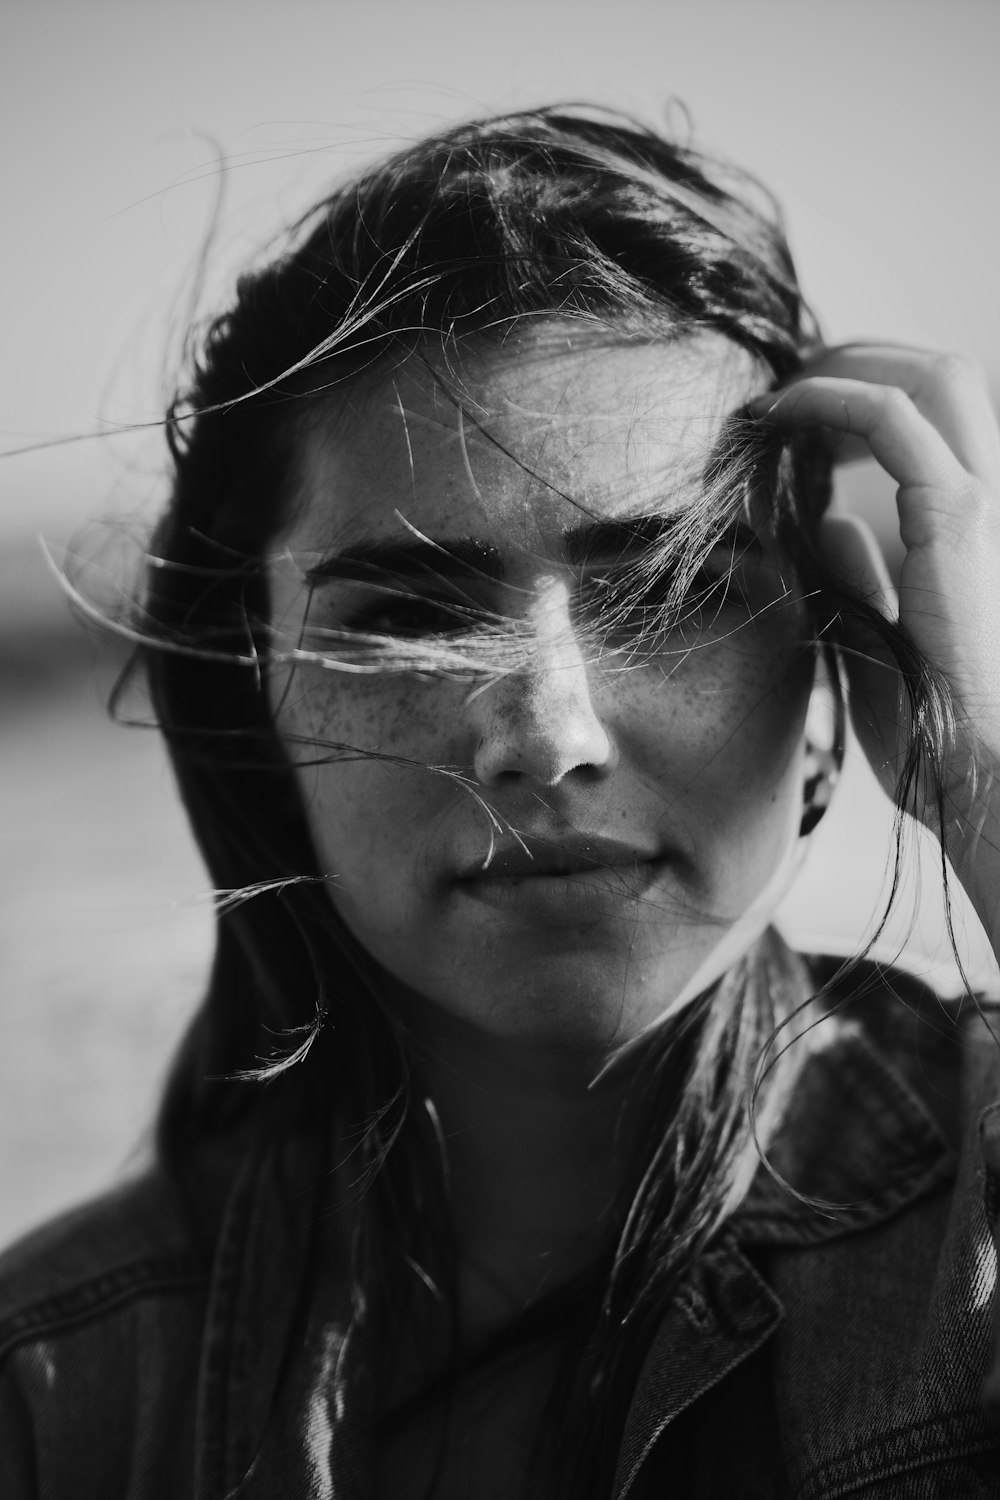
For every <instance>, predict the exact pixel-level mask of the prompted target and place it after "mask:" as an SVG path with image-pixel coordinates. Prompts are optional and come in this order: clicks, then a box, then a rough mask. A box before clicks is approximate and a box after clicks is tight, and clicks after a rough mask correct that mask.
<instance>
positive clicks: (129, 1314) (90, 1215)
mask: <svg viewBox="0 0 1000 1500" xmlns="http://www.w3.org/2000/svg"><path fill="white" fill-rule="evenodd" d="M208 1277H209V1263H208V1258H207V1256H206V1253H205V1252H204V1251H203V1249H202V1247H201V1244H200V1236H199V1233H198V1230H197V1226H196V1222H195V1220H194V1218H193V1217H192V1215H191V1214H190V1212H189V1211H188V1208H187V1204H186V1200H185V1196H184V1194H183V1193H182V1192H181V1190H180V1189H179V1187H178V1186H177V1185H176V1184H175V1183H174V1182H173V1181H172V1180H171V1178H170V1177H169V1176H168V1174H166V1173H165V1172H164V1171H162V1170H160V1169H152V1170H150V1171H148V1172H146V1173H143V1174H142V1175H141V1176H137V1177H136V1178H134V1179H133V1180H131V1181H129V1182H127V1183H125V1184H123V1185H122V1186H120V1187H118V1188H117V1189H115V1190H114V1191H113V1192H109V1193H107V1194H105V1195H104V1196H102V1197H101V1198H98V1199H96V1200H94V1201H93V1202H90V1203H87V1204H84V1205H82V1206H81V1207H79V1208H76V1209H73V1210H72V1211H70V1212H68V1213H65V1214H63V1215H61V1216H60V1217H59V1218H58V1219H55V1220H53V1221H52V1222H51V1223H49V1224H46V1225H44V1226H43V1227H42V1228H40V1229H38V1230H36V1231H34V1232H33V1233H31V1234H29V1235H26V1236H25V1237H24V1238H22V1239H20V1240H19V1241H17V1242H16V1243H15V1244H14V1245H12V1246H11V1247H10V1248H9V1249H7V1250H6V1251H5V1252H4V1253H3V1254H2V1255H0V1492H2V1493H3V1494H4V1495H5V1496H7V1495H10V1496H11V1497H20V1496H22V1495H24V1496H27V1495H31V1494H34V1493H35V1486H36V1484H37V1482H38V1476H40V1475H42V1474H44V1478H45V1484H46V1491H45V1492H46V1493H52V1494H53V1495H54V1496H61V1495H63V1494H65V1495H67V1496H69V1495H72V1494H117V1493H122V1494H124V1493H126V1492H129V1493H131V1492H132V1491H131V1490H129V1488H128V1486H129V1485H130V1484H132V1483H133V1482H134V1481H135V1480H136V1478H137V1475H136V1472H135V1462H139V1461H140V1457H141V1462H142V1464H144V1465H145V1464H151V1465H153V1466H157V1465H158V1466H159V1468H160V1471H161V1472H162V1473H163V1474H169V1473H170V1472H171V1470H172V1468H173V1465H174V1463H175V1462H178V1461H180V1458H181V1455H182V1454H183V1453H184V1452H185V1451H186V1450H187V1449H188V1448H189V1446H190V1442H191V1441H192V1440H193V1411H192V1410H191V1408H190V1399H189V1394H187V1393H190V1392H191V1391H192V1390H193V1388H194V1384H195V1381H196V1375H197V1364H198V1359H199V1352H200V1344H201V1327H202V1321H203V1313H204V1305H205V1299H206V1293H207V1286H208ZM143 1409H145V1410H147V1411H148V1410H153V1409H159V1410H161V1411H162V1412H163V1413H164V1414H165V1415H169V1418H170V1420H169V1421H167V1422H165V1423H159V1424H157V1429H158V1430H159V1431H160V1432H161V1433H166V1431H167V1430H170V1431H171V1434H172V1436H171V1440H170V1443H169V1444H167V1447H166V1449H165V1450H164V1451H163V1452H158V1453H155V1454H154V1453H152V1452H150V1453H149V1454H148V1455H145V1454H144V1455H140V1456H139V1457H134V1456H132V1455H130V1454H129V1453H128V1451H127V1445H122V1446H119V1445H116V1444H95V1443H93V1442H92V1441H90V1440H89V1438H90V1435H91V1434H92V1433H93V1432H95V1431H108V1430H109V1428H108V1424H107V1421H106V1417H107V1414H108V1412H112V1411H113V1412H115V1413H116V1414H117V1416H116V1428H119V1429H120V1430H121V1431H122V1432H123V1433H128V1432H130V1431H131V1432H133V1434H134V1433H135V1431H136V1430H137V1419H138V1414H139V1412H140V1411H141V1410H143ZM154 1446H155V1444H154ZM170 1450H172V1451H170ZM150 1472H151V1473H152V1469H151V1470H150ZM178 1477H179V1476H178ZM145 1492H146V1491H143V1493H145ZM160 1492H161V1491H159V1490H157V1489H155V1488H154V1489H152V1490H150V1491H149V1493H150V1494H158V1493H160ZM162 1493H164V1494H168V1493H173V1491H170V1490H169V1489H165V1490H163V1491H162Z"/></svg>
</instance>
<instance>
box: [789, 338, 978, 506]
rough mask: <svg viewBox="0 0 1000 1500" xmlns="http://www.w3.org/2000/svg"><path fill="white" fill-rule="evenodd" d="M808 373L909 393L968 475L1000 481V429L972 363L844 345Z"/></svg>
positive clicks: (944, 356) (886, 347)
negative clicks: (864, 382) (889, 387)
mask: <svg viewBox="0 0 1000 1500" xmlns="http://www.w3.org/2000/svg"><path fill="white" fill-rule="evenodd" d="M804 373H805V375H806V376H812V375H818V376H832V377H834V378H840V379H845V378H846V379H854V380H864V381H866V382H868V383H870V384H872V385H885V386H894V387H896V388H897V389H898V390H901V391H905V393H906V394H907V395H908V396H909V398H910V400H911V401H912V402H913V404H914V406H915V407H916V408H917V410H918V411H919V412H920V413H921V415H922V416H924V417H926V418H927V420H928V421H929V422H930V423H931V425H932V426H933V427H934V428H935V429H936V430H937V431H938V432H939V433H940V434H941V436H942V437H943V438H944V440H945V442H946V443H947V444H948V446H949V448H950V449H951V451H952V452H953V453H954V454H955V456H956V458H957V459H958V461H959V462H960V463H961V464H962V465H963V467H964V468H965V469H967V470H968V472H969V473H970V474H974V475H976V477H977V478H979V479H983V480H985V481H987V482H992V481H995V480H996V479H997V478H998V477H1000V427H998V425H997V419H996V413H995V410H994V406H993V402H992V400H991V397H990V392H989V389H988V387H987V384H986V379H985V377H984V375H983V372H982V370H981V369H980V368H979V366H978V365H976V364H975V363H974V362H973V361H972V360H967V359H965V358H963V357H962V356H960V355H955V354H939V353H933V352H930V351H928V350H925V349H911V348H905V347H903V346H894V345H891V344H845V345H841V346H840V347H839V348H835V349H824V350H822V351H821V352H820V353H819V354H817V355H816V356H815V357H814V358H813V359H811V360H810V361H809V362H808V364H807V366H806V369H805V372H804Z"/></svg>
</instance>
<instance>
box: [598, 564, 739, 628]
mask: <svg viewBox="0 0 1000 1500" xmlns="http://www.w3.org/2000/svg"><path fill="white" fill-rule="evenodd" d="M679 582H680V580H679V576H678V570H677V569H676V568H664V567H658V568H657V569H656V571H655V572H654V573H653V574H652V576H649V575H645V576H644V573H643V570H642V569H641V568H639V567H637V566H635V565H632V566H629V567H625V568H622V569H620V570H614V571H612V570H609V571H606V572H603V573H601V574H600V575H597V576H592V577H590V578H587V579H585V580H584V581H583V583H582V586H581V589H580V595H579V607H580V612H581V616H582V617H583V619H584V620H585V621H586V623H587V624H588V625H590V626H591V627H596V628H597V629H598V630H600V631H602V632H603V633H605V634H606V635H607V636H609V637H610V638H611V639H612V640H614V641H615V643H616V644H628V645H639V644H641V643H642V642H643V640H645V641H646V642H647V643H648V644H652V643H653V640H654V638H656V637H661V638H662V636H663V635H664V634H665V633H667V632H674V631H676V632H678V633H680V634H682V635H690V634H691V632H693V631H698V630H709V629H711V628H712V627H713V625H715V624H716V622H718V623H719V624H720V626H721V627H722V628H724V629H726V628H732V624H733V615H734V612H735V611H739V612H741V613H742V614H744V615H745V613H746V610H747V605H748V601H747V596H746V587H745V582H746V581H745V579H744V577H743V569H742V565H740V564H738V565H737V566H735V567H734V565H733V557H732V553H731V551H730V550H729V549H728V548H717V549H716V550H715V552H713V553H710V554H709V556H708V558H707V559H706V560H705V563H704V565H703V566H702V567H701V568H699V569H698V571H697V572H696V573H695V574H694V575H693V576H692V577H691V579H690V580H689V582H688V584H687V587H686V588H685V589H684V591H683V592H682V593H678V586H679Z"/></svg>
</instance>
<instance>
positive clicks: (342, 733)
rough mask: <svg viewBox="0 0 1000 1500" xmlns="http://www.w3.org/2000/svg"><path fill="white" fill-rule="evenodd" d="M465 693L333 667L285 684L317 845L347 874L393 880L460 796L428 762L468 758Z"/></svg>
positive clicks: (285, 716) (287, 726)
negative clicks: (462, 730)
mask: <svg viewBox="0 0 1000 1500" xmlns="http://www.w3.org/2000/svg"><path fill="white" fill-rule="evenodd" d="M462 698H463V694H462V693H461V691H460V690H458V689H456V688H455V687H451V686H449V685H442V684H437V683H425V682H420V681H414V680H412V679H411V680H407V679H406V678H404V677H402V676H400V677H393V678H386V677H375V676H373V677H371V678H369V679H366V678H346V677H344V676H342V675H339V674H333V673H330V674H327V673H319V674H314V675H313V676H312V677H311V678H307V676H306V674H305V673H300V674H298V676H297V679H296V682H295V684H294V690H291V689H290V690H288V691H286V693H285V695H284V701H283V706H282V707H281V709H280V710H279V723H280V725H281V728H282V730H283V732H284V734H285V736H286V743H288V745H289V752H290V754H291V756H292V759H293V761H294V762H295V763H296V766H297V776H298V780H299V785H300V788H301V791H302V795H303V799H304V802H305V805H306V810H307V816H308V819H309V824H310V829H311V832H312V836H313V842H314V844H315V846H316V850H317V853H318V854H319V856H320V860H321V863H322V864H323V866H324V868H325V869H326V870H328V871H329V872H330V873H333V874H336V875H337V876H338V878H339V879H340V880H341V881H345V883H350V884H363V883H365V882H366V881H367V880H368V879H369V878H370V875H371V872H372V871H374V870H377V871H378V872H379V878H380V880H381V881H383V882H384V880H385V879H386V877H387V875H388V876H389V877H390V878H391V873H392V871H393V870H394V869H395V870H400V871H401V870H402V868H403V865H404V862H405V860H404V858H403V856H404V851H405V858H406V859H408V860H410V861H412V860H414V859H418V858H419V848H418V846H419V844H420V842H421V840H422V839H424V838H426V837H427V834H428V831H429V830H430V829H431V828H433V827H434V826H435V825H436V823H437V822H438V820H439V819H440V818H441V817H442V816H444V815H445V813H446V811H447V808H448V807H449V806H450V804H451V803H452V802H454V800H455V796H456V793H455V789H454V785H453V783H452V782H451V781H450V780H449V779H448V777H447V776H444V775H440V774H437V773H435V772H434V771H429V770H426V769H424V767H426V766H454V765H458V764H460V763H461V762H460V758H459V749H460V747H459V745H458V743H457V735H456V734H455V726H457V725H458V724H459V723H460V719H459V708H460V704H461V701H462ZM452 700H454V701H452ZM449 736H452V737H453V738H452V739H449ZM408 761H413V762H415V765H414V766H413V767H410V766H408V765H407V764H406V762H408ZM317 762H318V763H317ZM411 869H412V865H411ZM345 888H346V884H345Z"/></svg>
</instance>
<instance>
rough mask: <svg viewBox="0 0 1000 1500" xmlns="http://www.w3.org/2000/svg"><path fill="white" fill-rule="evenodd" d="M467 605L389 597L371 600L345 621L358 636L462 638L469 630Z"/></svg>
mask: <svg viewBox="0 0 1000 1500" xmlns="http://www.w3.org/2000/svg"><path fill="white" fill-rule="evenodd" d="M471 615H472V611H471V610H470V608H469V606H468V605H459V604H455V603H449V602H448V601H446V600H443V599H434V598H423V597H421V596H420V595H419V594H402V593H401V594H398V595H389V596H385V597H382V598H379V599H374V600H372V601H371V602H370V603H369V604H366V605H362V606H361V607H360V608H359V609H357V610H355V611H353V612H352V613H351V615H350V616H349V618H348V619H346V620H345V621H344V624H345V626H346V627H347V629H349V630H354V631H357V632H358V634H359V635H384V636H398V637H402V638H404V639H406V640H414V639H419V638H421V637H427V636H437V635H461V634H465V633H466V632H467V631H468V630H470V629H471V628H472V625H473V621H472V619H471V618H470V616H471Z"/></svg>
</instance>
